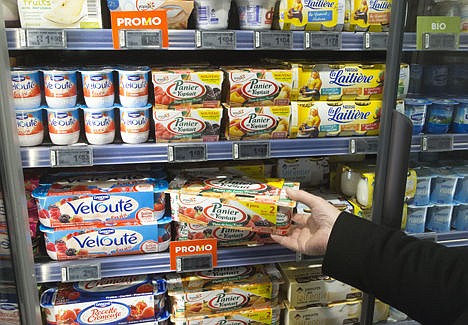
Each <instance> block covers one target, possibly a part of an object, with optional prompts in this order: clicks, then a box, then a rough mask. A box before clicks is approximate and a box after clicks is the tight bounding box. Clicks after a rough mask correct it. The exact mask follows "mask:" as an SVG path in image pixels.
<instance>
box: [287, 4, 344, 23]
mask: <svg viewBox="0 0 468 325" xmlns="http://www.w3.org/2000/svg"><path fill="white" fill-rule="evenodd" d="M344 13H345V0H281V2H280V7H279V24H280V28H281V29H282V30H314V31H320V30H329V31H341V30H342V29H343V24H344Z"/></svg>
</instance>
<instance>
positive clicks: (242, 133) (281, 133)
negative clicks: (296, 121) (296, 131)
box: [226, 106, 291, 140]
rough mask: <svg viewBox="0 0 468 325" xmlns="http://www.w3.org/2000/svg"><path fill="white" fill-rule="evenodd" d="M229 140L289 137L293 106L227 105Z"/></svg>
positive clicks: (227, 133)
mask: <svg viewBox="0 0 468 325" xmlns="http://www.w3.org/2000/svg"><path fill="white" fill-rule="evenodd" d="M226 115H227V120H226V123H227V127H226V139H228V140H254V139H264V140H267V139H287V138H288V135H289V125H290V119H291V106H269V107H229V106H226Z"/></svg>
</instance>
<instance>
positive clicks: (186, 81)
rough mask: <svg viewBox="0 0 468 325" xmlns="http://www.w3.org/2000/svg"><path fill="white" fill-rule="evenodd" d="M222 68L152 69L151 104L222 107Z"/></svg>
mask: <svg viewBox="0 0 468 325" xmlns="http://www.w3.org/2000/svg"><path fill="white" fill-rule="evenodd" d="M223 79H224V75H223V72H222V71H221V70H215V69H213V70H209V69H203V70H197V69H162V70H158V69H153V70H152V80H153V85H154V103H155V105H154V107H155V108H157V109H161V108H181V107H183V108H191V107H193V108H201V107H204V108H216V107H221V89H222V85H223Z"/></svg>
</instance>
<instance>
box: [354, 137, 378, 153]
mask: <svg viewBox="0 0 468 325" xmlns="http://www.w3.org/2000/svg"><path fill="white" fill-rule="evenodd" d="M378 149H379V141H378V138H371V137H368V138H356V139H351V140H350V141H349V152H350V153H352V154H372V153H377V151H378Z"/></svg>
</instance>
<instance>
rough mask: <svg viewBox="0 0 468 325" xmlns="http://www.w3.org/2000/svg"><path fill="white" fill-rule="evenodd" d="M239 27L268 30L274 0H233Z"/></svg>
mask: <svg viewBox="0 0 468 325" xmlns="http://www.w3.org/2000/svg"><path fill="white" fill-rule="evenodd" d="M235 1H236V4H237V8H238V11H239V22H240V28H241V29H248V30H269V29H271V23H272V22H273V14H274V12H275V4H276V0H235Z"/></svg>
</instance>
